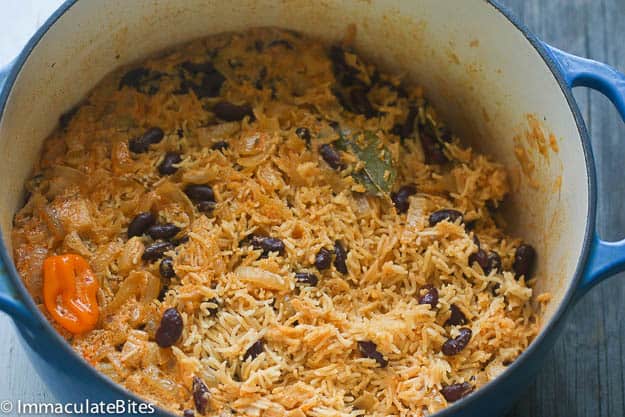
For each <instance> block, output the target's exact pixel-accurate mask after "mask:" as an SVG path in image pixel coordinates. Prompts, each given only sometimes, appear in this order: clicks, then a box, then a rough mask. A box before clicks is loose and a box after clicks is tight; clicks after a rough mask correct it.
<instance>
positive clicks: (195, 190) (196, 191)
mask: <svg viewBox="0 0 625 417" xmlns="http://www.w3.org/2000/svg"><path fill="white" fill-rule="evenodd" d="M184 193H185V194H186V195H187V197H189V199H191V200H192V201H194V202H196V203H197V202H200V201H213V202H214V201H215V193H214V192H213V189H212V188H211V186H210V185H208V184H189V185H187V186H186V187H185V189H184Z"/></svg>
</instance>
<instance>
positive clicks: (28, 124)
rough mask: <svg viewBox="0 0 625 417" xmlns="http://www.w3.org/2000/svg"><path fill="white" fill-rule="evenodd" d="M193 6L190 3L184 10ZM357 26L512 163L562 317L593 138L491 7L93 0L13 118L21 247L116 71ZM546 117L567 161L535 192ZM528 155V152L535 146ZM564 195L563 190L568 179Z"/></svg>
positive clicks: (374, 48)
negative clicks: (26, 212)
mask: <svg viewBox="0 0 625 417" xmlns="http://www.w3.org/2000/svg"><path fill="white" fill-rule="evenodd" d="M183 3H184V4H183ZM349 24H355V25H356V27H357V37H356V47H357V49H358V50H359V51H360V52H362V53H364V54H365V55H367V56H368V57H370V58H371V59H373V60H374V61H375V62H377V63H379V64H382V65H383V66H385V67H386V68H387V69H390V70H392V71H401V72H404V73H406V74H407V75H408V76H409V78H411V79H413V80H414V81H416V82H418V83H420V84H422V85H423V86H424V87H425V88H426V92H427V96H428V97H429V99H430V100H432V101H433V102H434V103H435V104H436V105H437V106H438V108H439V110H440V112H441V113H442V114H443V116H444V118H445V119H446V120H448V121H449V122H450V124H451V125H452V126H453V127H454V128H455V129H456V131H458V132H459V133H460V134H461V136H464V137H465V138H466V140H468V141H470V142H471V143H472V144H473V145H474V146H476V147H477V148H478V149H479V150H480V151H482V152H485V153H487V154H490V155H492V156H493V157H494V158H496V159H497V160H499V161H501V162H503V163H504V164H506V165H507V166H508V167H510V170H511V172H512V173H513V175H512V176H513V178H515V181H514V182H515V188H517V190H516V191H515V192H514V193H512V195H511V198H510V201H509V202H508V204H507V209H506V210H507V211H508V213H507V214H508V219H509V221H510V228H511V230H512V233H513V234H516V235H520V236H522V237H524V238H525V239H526V240H527V241H528V242H530V243H532V244H533V245H535V247H536V248H537V250H538V253H539V264H540V265H539V271H538V276H539V277H540V278H541V279H540V282H539V284H538V292H541V291H545V290H546V291H550V292H552V294H553V301H552V302H551V303H550V305H549V308H548V311H547V316H546V317H545V318H546V319H548V317H549V316H550V315H551V314H553V312H554V311H555V309H556V307H557V306H558V304H559V301H560V299H561V298H562V297H563V296H564V293H565V291H566V289H567V287H568V284H569V281H570V280H571V279H572V277H573V275H574V272H575V268H576V266H577V262H578V258H579V256H580V253H581V250H582V246H583V239H584V231H585V225H586V222H587V219H586V217H587V211H588V192H589V191H588V180H587V173H586V168H585V161H584V154H583V150H582V145H581V139H580V134H579V131H578V129H577V126H576V123H575V120H574V117H573V114H572V112H571V110H570V108H569V107H568V104H567V101H566V97H565V96H564V94H563V93H562V91H561V89H560V87H559V85H558V83H557V82H556V80H555V78H554V76H553V74H552V73H551V72H550V70H549V68H548V67H547V65H546V64H545V63H544V61H543V60H542V58H541V57H540V55H539V54H538V53H537V52H536V51H535V49H534V48H533V46H532V45H531V44H530V43H529V42H528V41H527V39H525V37H524V36H523V34H522V33H521V32H520V31H519V30H518V29H516V28H515V27H514V26H513V25H512V24H510V22H509V21H508V20H507V19H506V18H505V17H504V16H503V15H501V14H500V13H499V12H498V11H497V10H496V9H495V8H494V7H493V6H492V5H490V4H489V3H487V2H486V1H484V0H464V1H462V2H458V1H452V0H445V1H441V0H415V1H410V2H406V1H401V0H379V1H378V0H369V1H364V0H341V1H339V0H327V1H317V2H310V1H304V0H281V1H275V0H231V1H228V2H220V1H215V0H187V1H185V2H180V1H179V0H136V1H132V2H128V1H125V0H111V1H107V2H97V1H88V0H81V1H79V2H78V3H77V4H75V5H74V6H72V7H71V8H70V9H69V11H68V12H66V13H65V14H64V15H63V16H62V17H61V18H60V19H59V20H58V21H57V22H56V23H55V24H54V26H53V27H52V28H51V29H50V30H49V31H48V33H47V34H46V35H45V36H44V38H43V39H42V40H41V41H40V42H39V43H38V45H37V46H36V47H35V49H34V51H33V52H32V54H31V55H30V56H29V57H28V59H27V61H26V63H25V65H24V67H23V69H22V71H21V72H20V74H19V77H18V78H17V80H16V83H15V84H14V86H13V89H12V91H11V94H10V96H9V100H8V102H7V106H6V110H5V113H4V115H3V118H2V119H1V120H0V167H2V168H1V169H2V178H3V180H2V181H1V182H0V194H2V195H3V196H4V198H3V199H2V200H1V201H0V225H1V227H2V231H3V233H4V236H3V237H4V240H5V243H7V245H8V247H10V238H9V233H10V230H11V221H12V218H13V213H14V212H15V211H16V209H17V208H18V206H19V204H20V202H21V201H22V198H23V191H22V190H23V183H24V181H25V179H26V178H28V176H29V173H30V171H31V167H32V165H33V163H34V161H35V160H36V159H37V158H38V153H39V150H40V147H41V144H42V141H43V140H44V138H45V137H46V136H47V135H48V134H49V133H50V131H51V130H52V129H53V128H54V127H55V124H56V123H57V120H58V117H59V115H60V114H61V113H63V112H64V111H66V110H68V109H69V108H70V107H71V106H72V105H74V104H76V103H77V102H78V101H79V100H80V99H81V98H82V97H84V96H85V94H86V93H87V92H88V91H89V90H90V89H91V88H92V87H93V86H94V85H95V84H96V83H97V82H98V81H99V80H100V79H101V78H102V77H103V76H104V75H106V74H107V73H108V72H109V71H111V70H112V69H113V68H115V67H117V66H120V65H124V64H128V63H130V62H133V61H136V60H137V59H140V58H142V57H145V56H146V55H149V54H151V53H154V52H157V51H159V50H161V49H164V48H170V47H172V46H174V45H176V44H178V43H181V42H184V41H187V40H190V39H194V38H198V37H203V36H207V35H209V34H212V33H217V32H222V31H233V30H234V31H236V30H241V29H244V28H247V27H251V26H279V27H284V28H290V29H295V30H298V31H302V32H305V33H308V34H310V35H313V36H316V37H321V38H324V39H328V40H333V39H334V40H336V39H340V38H341V37H342V36H343V35H344V34H345V31H346V28H347V26H348V25H349ZM527 114H533V115H535V116H536V118H537V119H538V120H540V121H541V122H542V123H543V125H544V126H545V130H546V131H547V132H552V133H553V134H554V135H555V137H556V138H557V141H558V147H559V151H558V152H557V153H554V152H551V151H550V156H549V158H545V157H543V156H540V155H538V154H537V153H536V151H534V150H531V149H530V150H529V151H528V152H529V156H530V159H531V160H532V161H533V162H534V163H535V172H534V173H533V175H532V177H533V178H534V179H535V180H536V183H537V187H532V186H530V181H529V180H528V178H527V176H524V175H519V172H520V166H519V163H518V161H517V158H516V157H515V154H514V147H515V142H514V140H513V138H514V137H515V136H518V135H520V137H523V132H524V130H525V129H526V128H527ZM528 149H529V147H528ZM558 181H561V185H560V186H559V187H557V182H558Z"/></svg>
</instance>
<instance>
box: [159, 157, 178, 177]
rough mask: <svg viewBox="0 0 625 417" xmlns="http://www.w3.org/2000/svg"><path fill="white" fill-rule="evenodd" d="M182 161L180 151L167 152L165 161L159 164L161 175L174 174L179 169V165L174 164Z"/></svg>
mask: <svg viewBox="0 0 625 417" xmlns="http://www.w3.org/2000/svg"><path fill="white" fill-rule="evenodd" d="M181 161H182V158H181V157H180V154H179V153H178V152H167V153H166V154H165V157H164V158H163V161H162V162H161V163H160V164H159V166H158V173H159V174H161V175H172V174H174V173H175V172H176V171H178V167H175V166H174V165H176V164H179V163H180V162H181Z"/></svg>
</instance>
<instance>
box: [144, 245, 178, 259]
mask: <svg viewBox="0 0 625 417" xmlns="http://www.w3.org/2000/svg"><path fill="white" fill-rule="evenodd" d="M172 249H174V245H173V244H172V243H171V242H154V243H152V244H151V245H148V246H146V248H145V250H144V251H143V255H142V256H141V259H143V260H144V261H156V260H157V259H160V258H162V257H163V256H164V255H165V252H168V251H170V250H172Z"/></svg>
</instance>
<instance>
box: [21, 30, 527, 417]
mask: <svg viewBox="0 0 625 417" xmlns="http://www.w3.org/2000/svg"><path fill="white" fill-rule="evenodd" d="M278 39H279V40H285V41H286V42H273V43H272V42H271V41H275V40H278ZM207 60H210V61H211V62H212V63H213V64H214V66H215V68H217V70H218V71H219V72H220V73H221V74H223V75H224V77H225V78H226V82H225V83H224V85H223V87H222V89H221V96H220V97H215V98H201V99H200V98H198V96H197V94H196V93H195V91H193V89H187V91H186V92H185V91H184V89H182V91H180V90H181V81H180V80H181V78H180V77H181V75H180V74H182V70H181V65H180V64H181V63H183V62H185V61H191V62H195V63H203V62H206V61H207ZM345 60H346V62H347V63H348V65H349V66H350V68H356V69H357V75H356V77H360V81H356V83H357V84H358V83H365V84H367V85H372V87H371V89H370V90H369V91H368V94H367V96H368V98H369V100H370V101H371V103H372V105H373V107H374V108H375V109H376V110H377V111H379V112H380V113H379V114H376V115H374V116H373V117H369V118H367V117H365V116H364V115H362V114H356V113H354V112H350V111H347V110H345V109H344V108H343V106H342V105H341V103H339V101H338V100H337V97H336V96H335V94H334V92H333V89H335V88H336V84H337V80H336V77H335V73H334V72H333V66H332V61H331V59H330V58H329V57H328V47H327V46H325V45H323V44H321V43H319V42H318V41H315V40H311V39H308V38H305V37H302V36H301V35H299V34H296V33H293V32H287V31H281V30H277V29H254V30H250V31H248V32H245V33H240V34H222V35H218V36H214V37H211V38H208V39H204V40H200V41H196V42H193V43H191V44H188V45H186V46H183V47H180V48H177V49H176V50H175V51H174V52H169V53H167V54H166V55H161V56H160V57H155V58H150V59H148V60H147V61H145V62H144V63H143V64H142V66H143V67H144V68H147V69H150V70H152V71H158V73H160V74H161V75H160V76H157V77H153V79H151V80H148V81H145V80H143V81H145V82H146V83H147V84H148V85H142V86H141V87H140V88H132V87H131V86H124V87H123V88H118V87H119V84H120V79H121V77H122V76H124V74H125V72H126V71H128V70H127V69H126V70H125V71H122V72H119V71H118V72H115V73H114V74H112V75H111V76H109V77H107V78H106V79H105V80H104V81H102V83H101V84H100V85H98V86H97V87H96V88H95V89H94V90H93V91H92V92H91V93H90V95H89V96H88V98H87V99H86V101H85V102H84V103H82V105H81V106H80V107H79V108H78V110H77V112H76V113H75V114H73V116H72V117H71V120H70V121H69V123H68V124H67V126H65V127H61V128H59V129H57V130H56V131H55V132H54V133H53V134H52V135H51V136H50V137H49V138H48V139H47V140H46V142H45V145H44V148H43V151H42V157H41V160H40V161H39V163H38V164H37V166H36V167H35V169H34V172H35V174H34V175H33V177H32V179H31V180H30V181H29V182H28V184H27V190H28V192H29V194H30V196H29V199H28V201H27V203H26V205H25V206H24V208H22V209H21V210H20V211H19V212H18V213H17V215H16V217H15V226H14V230H13V245H14V256H15V262H16V264H17V267H18V270H19V272H20V273H21V275H22V277H23V279H24V282H25V283H26V285H27V287H28V289H29V291H30V292H31V294H32V295H33V297H34V299H35V300H36V301H37V302H38V303H42V280H43V278H42V262H43V260H44V259H45V257H47V256H49V255H52V254H62V253H77V254H80V255H82V256H84V257H85V258H86V259H87V260H88V261H89V263H90V265H91V267H92V268H93V270H94V272H95V273H96V275H97V277H98V279H99V280H100V290H99V294H98V300H99V305H100V310H101V314H100V321H99V324H98V327H97V328H96V329H95V330H92V331H90V332H88V333H86V334H82V335H72V334H70V333H69V332H67V331H66V330H64V329H63V328H62V327H61V326H59V325H58V324H56V323H54V322H53V324H54V325H55V326H56V327H57V328H58V330H59V332H61V333H62V334H63V335H64V336H65V337H66V338H67V340H68V341H69V342H70V343H71V344H72V346H73V347H74V348H75V349H76V350H77V351H78V352H80V353H81V354H82V355H83V356H84V357H85V358H86V359H87V360H88V361H89V362H90V363H91V364H93V366H95V367H96V368H97V369H98V370H99V371H101V372H102V373H104V374H106V375H107V376H109V377H110V378H111V379H112V380H114V381H116V382H118V383H120V384H122V385H123V386H125V387H126V388H128V389H129V390H131V391H134V392H136V393H137V394H139V395H140V396H142V397H144V398H146V399H147V400H149V401H152V402H154V403H156V404H158V405H160V406H162V407H164V408H166V409H169V410H172V411H173V412H174V413H176V414H182V412H183V410H186V409H195V405H194V400H193V393H192V380H193V377H194V376H195V377H199V378H200V379H201V380H202V381H204V383H205V384H206V385H207V386H208V388H209V392H210V400H209V410H208V411H207V415H215V416H229V415H244V416H263V417H270V416H291V417H300V416H302V417H303V416H316V417H334V416H361V415H367V416H423V415H429V414H431V413H434V412H436V411H437V410H441V409H443V408H444V407H446V406H447V405H448V401H447V400H446V399H445V397H444V396H443V395H442V394H441V389H442V388H443V387H445V386H448V385H450V384H454V383H462V382H467V383H469V384H470V385H471V386H472V387H475V388H479V387H480V386H482V385H484V384H485V383H487V382H488V381H489V380H491V379H493V378H495V377H496V376H497V375H498V374H499V373H501V372H502V371H503V370H504V369H505V367H506V366H507V365H508V364H509V363H511V362H512V361H514V359H515V358H516V357H517V356H518V355H519V354H520V353H521V352H522V351H523V350H524V349H525V348H526V347H527V346H528V344H529V343H530V342H531V340H532V338H533V337H534V336H535V335H536V333H537V331H538V326H539V324H538V322H539V319H538V315H537V314H538V313H537V311H536V310H535V308H533V307H532V303H531V297H532V289H531V284H532V282H533V281H529V284H530V285H528V282H526V280H525V279H524V278H521V279H519V280H517V279H515V274H514V273H513V272H511V271H512V263H513V258H514V253H515V249H516V247H518V246H519V244H520V240H519V239H516V238H513V237H510V236H508V235H507V234H505V233H504V231H503V226H504V225H503V224H502V221H501V219H500V218H499V217H500V216H499V214H497V210H496V207H497V206H498V204H499V202H501V201H502V199H503V198H504V197H505V196H506V194H507V192H508V191H509V188H508V182H507V177H506V171H505V169H504V167H503V166H501V165H500V164H498V163H496V162H493V161H492V160H490V159H488V158H487V157H485V156H483V155H479V154H476V153H475V152H473V151H472V150H471V149H470V148H467V147H464V146H462V145H461V144H460V142H459V141H458V139H457V138H456V137H453V140H452V141H451V142H449V143H446V144H444V147H445V154H446V156H447V158H449V159H450V160H451V162H450V163H448V164H443V165H438V164H427V163H426V161H425V158H426V156H427V155H426V152H427V149H426V150H425V151H424V148H423V147H422V146H421V141H420V140H419V135H423V134H424V132H423V131H422V130H421V129H419V130H418V131H416V132H415V133H414V136H415V137H414V138H412V139H410V138H409V139H404V140H400V138H399V137H398V136H397V135H396V134H395V133H396V132H397V131H396V130H393V128H394V126H395V125H397V124H399V125H401V124H402V123H404V120H405V119H406V117H407V115H408V112H409V108H410V107H411V106H413V107H416V108H418V109H419V114H418V116H417V120H418V121H420V122H421V123H423V121H424V120H426V121H427V118H428V117H430V118H432V120H433V121H435V122H436V123H438V126H439V127H442V123H441V122H440V121H439V120H438V119H437V118H436V115H435V113H434V111H433V110H432V108H431V107H430V106H429V105H428V104H427V102H426V100H425V99H424V98H423V93H422V90H421V89H420V88H419V87H413V86H410V87H407V86H406V85H404V84H403V83H401V84H400V80H399V79H397V78H394V77H392V76H390V75H387V74H381V73H379V72H378V71H377V70H376V69H375V68H374V67H373V66H371V65H369V64H365V63H363V61H362V60H361V59H360V58H359V57H357V56H356V55H354V54H352V53H346V54H345ZM335 69H336V68H335ZM148 78H149V77H148ZM140 90H143V91H140ZM177 90H178V91H177ZM224 99H225V100H228V101H230V102H233V103H237V104H240V103H250V104H252V106H253V111H254V116H255V120H252V119H251V118H250V117H246V118H245V119H244V120H243V121H240V122H239V121H232V122H220V121H219V120H217V119H216V117H215V115H214V114H213V112H212V111H211V108H212V106H213V105H214V104H215V103H216V102H217V101H221V100H224ZM343 104H344V103H343ZM67 119H69V117H68V118H66V120H67ZM332 122H337V123H338V125H339V126H341V127H342V128H343V129H349V130H350V131H351V132H363V131H365V130H367V131H373V132H377V135H378V138H379V139H380V141H381V142H382V143H383V144H384V145H386V146H387V147H388V149H389V150H390V152H391V153H392V156H393V160H394V161H395V164H396V165H397V171H398V172H397V179H396V180H395V182H394V186H393V189H394V190H397V188H399V186H401V185H404V184H414V185H416V188H417V190H418V191H417V193H416V194H415V195H413V196H411V197H410V199H409V203H410V204H409V208H408V211H407V213H405V214H403V213H402V214H399V213H397V211H396V210H395V208H394V207H393V204H392V203H391V201H390V199H389V197H388V195H387V194H385V193H382V195H381V196H373V195H370V194H366V193H363V191H366V189H365V188H364V187H363V185H362V184H361V183H359V182H358V181H357V180H356V179H355V177H353V176H352V175H350V174H351V172H352V171H353V170H358V168H359V167H358V165H359V162H358V158H357V157H356V156H355V155H353V154H352V153H350V152H343V153H342V154H341V156H342V158H343V161H344V162H345V163H346V164H347V165H348V166H349V168H348V169H346V170H343V171H336V170H333V169H331V168H330V167H329V166H328V164H327V163H326V162H325V161H324V160H323V159H322V158H321V157H320V155H319V151H318V148H319V146H320V145H321V144H326V143H331V142H333V141H335V140H336V139H337V138H338V135H337V133H336V131H335V129H334V128H333V123H332ZM152 126H158V127H160V128H162V129H163V131H164V132H165V138H164V140H163V141H162V142H160V143H158V144H156V145H152V146H151V147H150V150H149V151H148V152H146V153H140V154H135V153H133V152H130V151H129V149H128V141H129V140H130V139H132V138H136V137H138V136H141V135H142V134H143V133H144V132H145V130H146V129H147V128H149V127H152ZM298 127H307V128H308V129H309V130H310V132H311V136H312V139H311V146H310V148H307V144H306V141H305V140H302V138H300V137H298V135H297V134H296V133H295V130H296V128H298ZM421 137H422V136H421ZM219 141H226V142H228V144H229V148H228V149H225V150H213V149H211V146H212V145H214V144H215V143H217V142H219ZM166 151H178V152H180V153H181V154H182V158H183V160H182V162H181V163H180V164H179V165H178V166H179V169H178V171H177V172H176V173H175V174H173V175H169V176H162V175H160V174H159V173H158V170H157V167H158V165H159V164H160V163H161V161H162V158H163V154H164V153H165V152H166ZM360 164H362V163H360ZM186 184H210V186H211V187H212V189H213V190H214V193H215V200H216V201H217V204H216V207H215V208H214V210H213V211H212V212H209V213H206V212H200V211H199V210H198V209H197V208H196V207H195V206H194V203H193V202H191V201H190V200H189V199H188V198H187V196H186V195H185V194H184V192H183V189H184V186H185V185H186ZM449 208H453V209H455V210H458V211H460V212H461V213H462V214H463V216H464V223H461V222H460V221H457V222H455V223H451V222H447V221H443V222H441V223H438V224H437V225H435V226H434V227H430V225H429V223H428V216H429V215H430V214H431V213H433V212H434V211H436V210H439V209H449ZM144 211H152V213H155V214H156V213H157V217H158V220H159V221H160V222H161V223H164V222H172V223H174V224H176V225H177V226H179V227H180V228H181V229H182V230H183V232H181V233H180V234H179V236H182V235H186V236H188V239H189V240H188V242H186V243H181V244H179V245H178V246H176V248H175V250H172V251H170V252H168V255H170V256H171V257H172V258H173V261H174V266H175V272H176V276H177V277H176V278H173V279H172V281H171V283H169V286H168V290H167V292H166V295H165V297H164V299H163V301H162V302H161V301H159V300H158V299H157V297H156V294H158V293H159V290H160V289H161V286H162V285H164V284H165V281H164V280H162V279H161V278H159V277H160V275H159V263H158V262H146V261H143V260H142V259H141V255H142V253H143V251H144V249H145V247H146V245H148V244H149V243H151V239H150V238H149V237H147V236H136V237H133V238H130V239H128V238H127V235H126V232H127V227H128V224H129V223H130V221H131V220H132V219H133V218H134V216H135V215H136V214H137V213H139V212H144ZM467 224H469V225H472V226H473V228H472V229H471V227H465V225H467ZM251 234H255V235H262V236H271V237H275V238H278V239H280V240H282V242H283V243H284V245H285V249H284V253H283V254H282V255H281V254H278V253H276V252H271V253H270V254H269V255H268V256H266V257H265V256H261V252H262V251H261V250H254V249H253V248H252V247H250V246H249V245H245V244H243V245H240V242H241V241H244V240H245V239H246V237H248V236H249V235H251ZM475 236H477V237H479V242H480V245H481V248H483V249H485V250H488V251H495V252H497V253H498V254H499V255H500V256H501V260H502V265H503V271H504V272H499V271H497V270H493V271H492V272H490V274H488V275H486V274H485V273H484V271H483V270H482V269H481V267H480V266H479V265H478V264H477V263H474V264H473V265H469V264H468V258H469V256H470V255H471V254H473V253H475V252H476V251H477V250H478V247H477V245H476V242H475V240H474V237H475ZM336 240H340V241H341V242H342V243H343V245H344V246H345V248H346V249H347V251H348V252H347V259H346V266H347V269H348V273H347V274H346V275H344V274H341V273H340V272H339V271H337V269H336V268H335V267H334V266H332V267H330V268H329V269H327V270H324V271H318V270H317V269H316V268H315V266H314V264H315V256H316V254H317V253H318V252H319V250H320V249H321V248H327V249H329V250H330V251H333V247H334V243H335V241H336ZM302 271H307V272H311V273H314V274H316V275H317V276H318V278H319V281H318V284H317V285H316V286H308V285H302V284H300V283H298V282H296V280H295V277H294V273H295V272H302ZM426 285H432V286H434V287H436V288H437V289H438V291H439V300H438V304H437V305H436V307H435V308H432V307H431V306H430V305H429V304H419V297H420V295H422V294H423V293H422V292H420V291H422V290H421V289H422V288H423V287H424V286H426ZM210 300H213V301H214V300H217V301H218V305H217V306H216V305H215V304H214V303H213V302H212V301H210ZM452 304H455V305H456V306H457V307H459V308H460V310H461V311H462V312H463V313H464V315H465V316H466V318H467V319H468V323H467V324H466V325H464V326H458V325H451V326H450V325H445V322H446V321H447V320H448V318H449V316H450V306H451V305H452ZM170 307H176V308H177V309H178V311H179V312H180V313H181V315H182V317H183V320H184V328H183V334H182V337H181V338H180V339H179V340H178V342H177V343H176V344H175V345H174V346H173V347H171V348H160V347H159V346H158V345H157V343H156V342H155V331H156V329H157V328H158V326H159V323H160V320H161V316H162V314H163V311H165V310H166V309H167V308H170ZM215 308H217V312H216V314H214V312H215ZM42 310H44V311H45V308H44V307H43V304H42ZM460 327H468V328H470V329H471V330H472V337H471V339H470V342H469V344H468V346H467V347H466V348H465V349H464V350H462V351H461V352H460V353H459V354H457V355H455V356H445V355H444V354H443V353H442V352H441V346H442V344H443V343H444V342H445V341H446V340H447V339H449V338H450V337H452V338H453V337H456V336H457V335H458V333H459V328H460ZM261 339H262V340H263V341H264V348H263V352H262V353H260V354H259V355H258V356H256V357H255V358H253V359H250V358H248V359H247V360H243V358H244V356H245V354H246V351H247V350H248V349H249V348H250V347H251V346H252V345H253V344H254V343H255V342H256V341H258V340H261ZM359 341H373V342H374V343H375V344H376V345H377V350H378V351H379V352H381V353H382V354H383V356H384V358H385V359H386V360H388V366H386V367H380V366H379V364H378V363H377V362H376V360H374V359H371V358H366V357H363V355H362V354H361V353H360V352H359V348H358V343H357V342H359ZM196 413H198V411H196Z"/></svg>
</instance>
